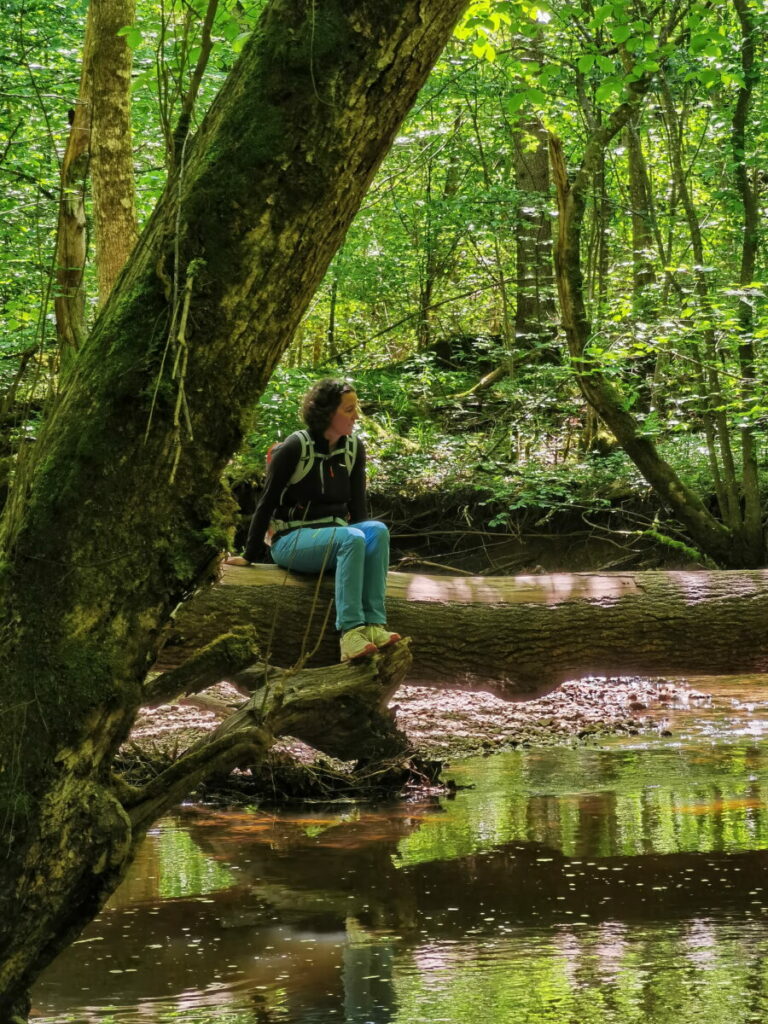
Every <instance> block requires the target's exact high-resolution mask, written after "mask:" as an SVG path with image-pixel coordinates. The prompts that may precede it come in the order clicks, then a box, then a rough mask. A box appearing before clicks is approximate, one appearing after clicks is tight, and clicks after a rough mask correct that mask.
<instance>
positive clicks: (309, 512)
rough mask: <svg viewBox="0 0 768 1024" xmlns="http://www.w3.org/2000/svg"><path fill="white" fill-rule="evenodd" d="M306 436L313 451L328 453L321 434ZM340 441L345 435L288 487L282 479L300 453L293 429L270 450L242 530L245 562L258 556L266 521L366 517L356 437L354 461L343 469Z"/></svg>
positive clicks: (261, 553) (262, 547)
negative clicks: (245, 530) (255, 500)
mask: <svg viewBox="0 0 768 1024" xmlns="http://www.w3.org/2000/svg"><path fill="white" fill-rule="evenodd" d="M311 436H312V440H313V442H314V445H315V450H316V451H317V452H318V453H321V454H324V455H325V454H329V452H330V447H329V444H328V440H327V439H326V438H325V437H323V435H322V434H312V435H311ZM345 443H346V438H345V437H340V438H339V440H338V441H337V442H336V445H335V447H334V449H333V453H334V454H333V457H332V458H329V459H325V460H321V459H317V460H316V461H315V462H314V463H313V464H312V466H311V468H310V470H309V472H308V473H307V475H306V476H305V477H304V478H303V479H302V480H299V481H298V482H297V483H295V484H290V485H289V484H288V481H289V480H290V479H291V476H292V475H293V472H294V470H295V469H296V466H297V465H298V462H299V458H300V457H301V450H302V444H301V439H300V437H299V435H298V433H294V434H291V435H290V436H289V437H287V438H286V439H285V441H284V442H283V443H282V444H281V445H280V447H279V448H277V449H275V451H274V453H273V455H272V458H271V460H270V463H269V466H268V468H267V478H266V481H265V484H264V490H263V491H262V494H261V497H260V499H259V503H258V505H257V506H256V510H255V512H254V513H253V517H252V519H251V525H250V527H249V529H248V539H247V541H246V544H245V551H244V552H243V554H244V556H245V558H247V559H248V561H249V562H258V561H259V560H260V559H261V558H262V557H263V556H264V550H265V547H266V545H265V542H264V535H265V533H266V532H267V528H268V526H269V522H270V520H271V519H280V520H284V521H286V522H288V521H294V520H303V521H306V522H307V523H310V522H312V521H313V520H317V519H325V518H326V517H327V516H337V517H339V518H340V519H347V520H348V521H349V522H350V523H360V522H363V520H365V519H366V510H365V448H364V446H363V442H362V441H361V440H360V439H359V438H358V441H357V453H356V456H355V462H354V465H353V466H352V469H351V471H350V472H347V466H346V462H345ZM283 491H285V494H283Z"/></svg>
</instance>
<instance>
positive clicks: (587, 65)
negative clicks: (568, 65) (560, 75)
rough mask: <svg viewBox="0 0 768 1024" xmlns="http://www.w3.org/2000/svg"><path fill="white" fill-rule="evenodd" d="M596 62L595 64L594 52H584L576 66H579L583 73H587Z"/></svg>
mask: <svg viewBox="0 0 768 1024" xmlns="http://www.w3.org/2000/svg"><path fill="white" fill-rule="evenodd" d="M594 64H595V55H594V53H585V54H582V56H581V57H579V60H578V63H577V65H576V66H577V67H578V69H579V71H581V72H582V74H585V73H586V72H587V71H591V70H592V68H593V67H594Z"/></svg>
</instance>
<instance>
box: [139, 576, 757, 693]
mask: <svg viewBox="0 0 768 1024" xmlns="http://www.w3.org/2000/svg"><path fill="white" fill-rule="evenodd" d="M332 599H333V588H332V581H330V580H323V581H320V582H319V583H318V581H317V580H316V579H315V578H314V577H307V576H299V575H296V574H291V573H285V572H283V571H282V570H281V569H278V568H277V567H275V566H251V567H249V568H239V567H236V566H224V567H223V571H222V577H221V580H220V582H219V583H218V584H217V585H216V586H214V587H212V588H210V589H208V590H204V591H201V592H200V593H198V594H196V595H195V596H194V597H193V598H192V599H191V600H190V601H189V602H188V603H187V604H185V605H184V606H183V607H182V608H181V610H180V611H179V614H178V616H177V618H176V620H175V621H174V623H173V624H172V627H171V629H170V631H169V632H168V634H167V639H166V643H165V646H164V647H163V650H162V651H161V654H160V662H159V665H160V666H162V667H165V668H168V667H172V666H173V665H177V664H180V663H181V662H182V661H184V660H185V659H186V658H188V657H190V656H191V655H192V654H193V652H195V651H196V650H197V649H198V648H200V647H201V646H203V645H204V644H205V643H207V642H209V641H210V640H211V639H212V638H213V637H215V636H218V635H219V634H221V633H222V632H224V630H225V629H232V628H233V627H236V626H241V625H246V624H247V625H250V626H252V627H253V629H254V631H255V634H256V636H257V638H258V641H259V643H260V645H261V647H262V650H263V651H264V652H266V658H267V660H268V661H270V662H271V663H275V664H278V665H290V664H293V663H294V662H296V661H298V660H300V659H302V658H304V659H306V661H307V663H308V664H323V663H324V664H329V663H331V662H333V661H335V660H337V658H338V647H337V638H336V637H335V635H334V633H333V630H332V629H329V628H327V626H326V628H325V629H323V623H324V621H326V620H327V619H328V615H327V612H328V609H329V606H330V603H331V601H332ZM387 602H388V607H389V611H390V624H391V625H392V627H393V628H395V629H397V630H398V631H399V632H401V633H403V634H404V635H408V636H410V637H411V638H412V639H413V659H414V660H413V668H412V670H411V673H410V675H409V676H408V679H407V681H408V682H411V683H418V684H429V685H439V686H442V687H445V688H452V689H482V690H487V691H489V692H491V693H495V694H497V695H498V696H501V697H504V698H507V699H514V698H516V697H528V696H531V695H535V694H541V693H542V692H544V691H546V690H548V689H551V688H552V687H554V686H556V685H558V684H559V683H562V682H565V681H566V680H568V679H575V678H579V677H581V676H584V675H590V674H597V675H605V674H623V675H630V674H643V675H650V676H658V675H668V674H678V675H680V674H682V675H685V674H697V675H699V674H718V673H732V672H767V671H768V631H766V628H765V623H766V622H767V621H768V572H766V571H763V570H755V571H733V572H726V571H722V572H638V573H615V574H611V575H606V574H592V573H555V574H551V575H542V576H513V577H479V576H476V577H465V578H464V577H461V578H460V577H453V576H425V575H416V574H414V575H407V574H404V573H396V572H391V573H390V574H389V580H388V587H387ZM330 621H331V622H332V621H333V617H332V615H331V617H330ZM313 648H316V650H315V651H314V652H313V653H312V654H311V656H307V652H310V651H312V649H313Z"/></svg>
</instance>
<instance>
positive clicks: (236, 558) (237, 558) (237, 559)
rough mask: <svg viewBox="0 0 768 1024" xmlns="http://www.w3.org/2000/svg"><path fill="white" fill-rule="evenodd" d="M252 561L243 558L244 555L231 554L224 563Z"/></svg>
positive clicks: (238, 563) (233, 563)
mask: <svg viewBox="0 0 768 1024" xmlns="http://www.w3.org/2000/svg"><path fill="white" fill-rule="evenodd" d="M250 564H251V563H250V562H249V561H248V559H247V558H243V556H242V555H229V556H228V557H227V558H225V559H224V565H250Z"/></svg>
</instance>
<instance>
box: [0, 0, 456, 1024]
mask: <svg viewBox="0 0 768 1024" xmlns="http://www.w3.org/2000/svg"><path fill="white" fill-rule="evenodd" d="M463 6H464V0H418V2H416V0H410V2H405V0H377V2H376V3H375V4H362V5H361V4H360V3H359V2H358V0H323V2H320V3H316V4H313V5H296V4H294V3H292V2H290V0H272V2H270V3H268V5H267V7H266V8H265V10H264V13H263V16H262V19H261V21H260V23H259V26H258V27H257V29H256V30H255V32H254V33H253V36H252V38H251V40H250V41H249V44H248V45H247V46H246V48H245V49H244V51H243V54H242V55H241V58H240V60H239V61H238V63H237V65H236V67H235V68H234V70H233V71H232V73H231V75H230V77H229V78H228V80H227V82H226V84H225V86H224V87H223V89H222V91H221V93H220V95H219V96H218V98H217V99H216V101H215V102H214V104H213V105H212V107H211V109H210V111H209V113H208V115H207V116H206V118H205V120H204V122H203V125H202V126H201V128H200V130H199V132H198V134H197V136H196V137H195V138H194V140H191V141H190V143H189V144H188V145H187V150H186V159H185V163H184V166H183V168H182V169H181V170H180V171H179V173H178V174H177V175H176V176H175V177H174V178H173V179H172V180H171V181H170V182H169V184H168V187H167V190H166V193H165V195H164V197H163V199H162V200H161V202H160V204H159V206H158V209H157V210H156V211H155V213H154V215H153V217H152V218H151V221H150V223H149V224H148V226H147V228H146V230H145V232H144V234H143V236H142V238H141V239H140V241H139V243H138V245H137V248H136V250H135V251H134V254H133V256H132V258H131V260H130V262H129V264H128V266H127V267H126V269H125V271H124V273H123V274H122V276H121V278H120V280H119V282H118V284H117V286H116V288H115V289H114V290H113V292H112V294H111V296H110V299H109V300H108V302H107V304H106V305H105V307H104V309H103V311H102V313H101V315H100V317H99V319H98V321H97V324H96V326H95V328H94V330H93V332H92V333H91V336H90V337H89V339H88V340H87V342H86V343H85V345H84V346H83V348H82V350H81V352H80V354H79V357H78V358H77V360H76V361H75V363H74V365H73V367H72V369H71V372H70V373H69V374H68V379H67V380H66V382H65V387H64V388H63V391H62V394H63V397H62V398H61V400H60V402H59V404H58V406H57V407H56V408H55V409H53V410H52V411H51V412H50V413H49V415H48V418H47V420H46V422H45V424H44V426H43V428H42V431H41V434H40V438H39V440H38V442H37V444H36V445H35V447H34V451H32V452H31V453H30V455H29V457H28V458H27V459H26V461H25V462H24V464H22V465H21V466H20V467H19V470H18V473H17V479H16V487H15V490H14V492H13V494H12V495H11V496H10V498H9V501H8V503H7V506H6V511H5V516H4V519H3V523H2V533H1V535H0V541H1V543H2V562H1V563H0V594H1V596H2V604H1V605H0V607H1V608H2V613H1V615H2V621H1V622H0V711H1V712H2V721H3V730H2V733H0V822H2V829H1V830H0V834H2V837H3V857H2V860H0V893H1V894H2V895H1V896H0V903H1V906H0V1019H2V1020H4V1021H5V1020H12V1019H14V1016H16V1017H23V1015H24V1014H25V1012H26V1006H27V1001H26V1000H27V996H26V993H27V990H28V987H29V985H30V983H31V981H32V980H33V979H34V977H35V976H36V975H37V973H38V972H39V971H40V969H41V968H42V967H43V966H44V965H45V963H46V962H48V961H49V960H50V959H51V958H52V957H53V956H54V955H55V954H56V952H57V951H58V950H59V949H60V948H61V947H62V945H63V944H65V943H66V942H67V941H68V939H69V938H71V937H72V936H73V935H74V934H76V933H77V931H78V930H79V929H80V928H81V927H82V925H83V924H84V923H85V922H86V921H87V920H89V919H90V917H91V916H92V915H93V914H94V913H95V912H96V911H97V910H98V909H99V907H100V906H101V905H102V903H103V901H104V900H105V899H106V897H107V896H108V895H109V893H110V892H111V891H112V889H113V888H114V886H115V885H116V884H117V882H118V881H119V879H120V877H121V875H122V874H123V872H124V870H125V868H126V866H127V864H128V863H129V861H130V858H131V856H132V852H133V850H134V848H135V845H136V843H137V842H138V841H139V839H140V838H141V834H142V829H141V828H137V829H134V827H133V824H132V822H133V821H137V820H138V821H144V819H142V817H141V815H140V814H138V813H136V811H135V808H136V806H137V805H136V799H135V798H136V794H135V793H134V794H132V795H131V798H130V801H128V802H126V796H125V787H124V786H123V785H122V784H120V783H119V782H117V781H115V780H113V777H112V774H111V768H110V764H111V760H112V757H113V755H114V753H115V751H116V749H117V747H118V746H119V744H120V743H121V742H122V740H123V739H124V738H125V737H126V735H127V733H128V731H129V729H130V727H131V724H132V722H133V720H134V718H135V714H136V711H137V709H138V707H139V706H140V704H141V701H142V697H143V691H144V680H145V676H146V673H147V670H148V668H149V666H150V665H151V664H152V663H153V662H154V660H155V648H156V644H157V640H158V636H159V634H160V630H161V628H162V626H163V624H164V623H165V621H166V620H167V618H168V616H169V615H170V613H171V612H172V610H173V609H174V607H176V605H177V604H178V603H179V602H180V601H183V600H184V598H185V597H187V596H188V595H189V594H191V593H192V592H193V591H194V590H195V589H196V588H197V587H199V586H200V585H201V584H202V583H204V582H205V581H206V576H207V567H208V566H209V565H210V563H211V560H212V558H214V557H215V555H216V552H217V547H218V542H219V540H220V538H218V537H217V536H216V523H217V517H220V515H221V504H222V499H221V491H220V485H219V478H220V474H221V471H222V469H223V467H224V466H225V464H226V462H227V460H228V459H229V457H230V456H231V454H232V452H233V450H234V449H235V448H236V446H237V445H238V443H239V442H240V440H241V438H242V435H243V430H244V427H245V424H246V423H247V417H248V410H249V408H250V407H251V406H252V403H253V401H254V399H255V398H256V396H257V395H258V394H259V393H260V392H261V390H262V389H263V387H264V385H265V383H266V381H267V380H268V379H269V376H270V373H271V372H272V370H273V368H274V366H275V364H276V362H277V360H278V359H279V358H280V355H281V354H282V352H283V351H284V350H285V348H286V346H287V345H288V343H289V341H290V339H291V336H292V334H293V332H294V330H295V328H296V325H297V323H298V322H299V319H300V317H301V315H302V313H303V311H304V310H305V308H306V306H307V304H308V302H309V299H310V298H311V296H312V294H313V291H314V290H315V288H316V286H317V284H318V283H319V281H320V280H321V278H322V276H323V274H324V272H325V270H326V268H327V266H328V263H329V261H330V259H331V257H332V255H333V253H334V252H335V250H336V249H337V247H338V246H339V244H340V242H341V241H342V239H343V236H344V233H345V231H346V229H347V227H348V225H349V223H350V221H351V219H352V217H353V216H354V214H355V212H356V210H357V208H358V206H359V203H360V201H361V198H362V196H363V195H364V193H365V190H366V188H367V186H368V183H369V182H370V180H371V177H372V175H373V174H374V172H375V170H376V168H377V166H378V164H379V162H380V160H381V158H382V156H383V155H384V153H385V152H386V150H387V148H388V146H389V144H390V143H391V140H392V138H393V137H394V134H395V132H396V130H397V128H398V126H399V124H400V122H401V120H402V118H403V116H404V114H405V112H406V111H407V110H408V108H409V107H410V105H411V104H412V102H413V100H414V98H415V96H416V94H417V92H418V90H419V88H420V87H421V85H422V83H423V82H424V80H425V78H426V76H427V74H428V71H429V69H430V67H431V65H432V64H433V62H434V61H435V59H436V58H437V56H438V54H439V52H440V50H441V48H442V46H443V45H444V44H445V42H446V40H447V38H448V36H449V34H450V32H451V30H452V27H453V24H454V23H455V21H456V19H457V18H458V16H459V14H460V12H461V10H462V8H463ZM308 19H310V20H308ZM262 741H263V737H262V736H261V733H260V731H259V730H258V729H254V730H253V735H251V736H249V735H248V734H247V733H246V734H242V733H241V734H238V737H237V740H236V741H233V742H232V744H231V746H229V747H228V746H227V743H226V741H224V742H223V743H222V744H219V745H216V746H215V748H212V750H211V753H210V766H211V768H213V769H216V770H221V769H222V768H226V767H228V766H231V765H232V764H234V763H237V762H238V760H240V759H242V757H243V756H245V752H246V749H247V748H248V747H249V745H250V748H251V753H253V751H256V750H258V749H259V748H260V744H261V743H262ZM196 770H197V771H199V770H200V761H199V759H198V764H197V769H196ZM127 803H130V806H131V808H132V813H131V816H129V814H128V813H127V811H126V806H127ZM154 810H155V811H156V812H157V813H159V811H160V810H162V802H161V803H160V804H158V805H157V806H156V807H154Z"/></svg>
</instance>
